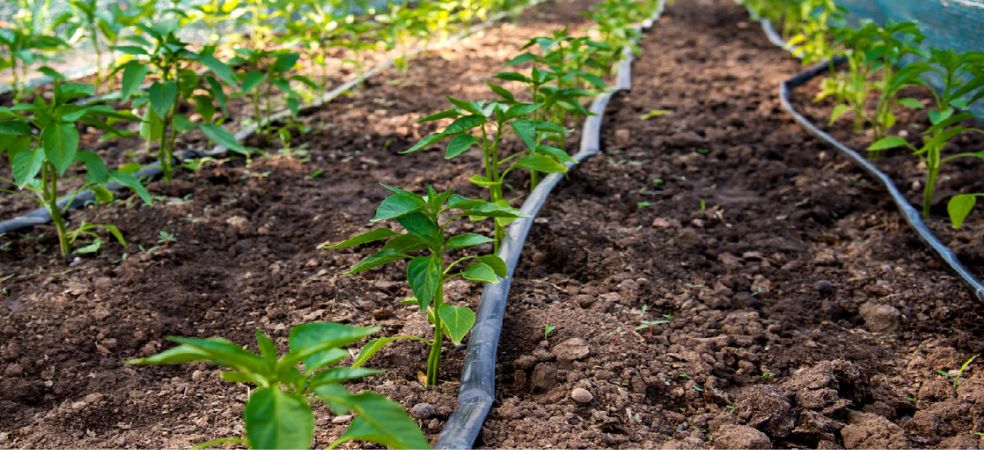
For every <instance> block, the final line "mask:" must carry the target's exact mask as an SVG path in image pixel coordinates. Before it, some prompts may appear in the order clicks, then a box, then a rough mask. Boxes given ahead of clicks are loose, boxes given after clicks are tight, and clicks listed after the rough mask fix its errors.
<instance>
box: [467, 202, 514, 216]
mask: <svg viewBox="0 0 984 450" xmlns="http://www.w3.org/2000/svg"><path fill="white" fill-rule="evenodd" d="M465 213H466V214H468V215H469V216H473V217H507V218H517V217H526V215H525V214H523V213H522V212H521V211H519V210H518V209H516V208H513V207H511V206H506V205H500V204H497V203H489V202H482V203H479V204H477V205H475V206H473V207H471V208H468V209H467V210H466V211H465Z"/></svg>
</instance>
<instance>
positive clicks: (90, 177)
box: [75, 151, 109, 184]
mask: <svg viewBox="0 0 984 450" xmlns="http://www.w3.org/2000/svg"><path fill="white" fill-rule="evenodd" d="M75 159H77V160H79V161H81V162H82V164H85V168H86V174H85V180H86V181H88V182H90V183H99V184H105V183H106V182H108V181H109V168H107V167H106V164H105V163H104V162H103V160H102V158H100V157H99V155H98V154H96V153H95V152H89V151H83V152H78V154H76V155H75Z"/></svg>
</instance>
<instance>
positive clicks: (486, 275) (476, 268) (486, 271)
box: [461, 262, 499, 284]
mask: <svg viewBox="0 0 984 450" xmlns="http://www.w3.org/2000/svg"><path fill="white" fill-rule="evenodd" d="M461 277H462V278H464V279H466V280H471V281H480V282H483V283H492V284H495V283H498V282H499V279H498V278H496V274H495V270H493V269H492V268H491V267H489V265H488V264H485V263H483V262H476V263H472V264H469V265H468V268H467V269H465V270H462V271H461Z"/></svg>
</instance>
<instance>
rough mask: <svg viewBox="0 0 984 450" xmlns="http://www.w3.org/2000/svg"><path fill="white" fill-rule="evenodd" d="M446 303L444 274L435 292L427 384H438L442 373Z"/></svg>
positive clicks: (432, 305)
mask: <svg viewBox="0 0 984 450" xmlns="http://www.w3.org/2000/svg"><path fill="white" fill-rule="evenodd" d="M442 304H444V275H443V274H442V275H441V280H440V282H439V283H438V285H437V292H436V293H435V294H434V302H433V303H432V304H431V307H432V308H434V342H432V343H431V349H430V355H428V357H427V385H428V386H437V377H438V375H439V374H440V366H441V346H442V345H443V344H444V329H443V326H442V324H441V314H440V310H441V305H442Z"/></svg>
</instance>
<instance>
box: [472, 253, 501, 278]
mask: <svg viewBox="0 0 984 450" xmlns="http://www.w3.org/2000/svg"><path fill="white" fill-rule="evenodd" d="M478 260H479V261H481V262H483V263H485V264H486V265H487V266H489V267H491V268H492V271H493V272H495V274H496V275H498V276H500V277H505V276H506V275H507V272H508V268H507V267H506V262H505V261H503V260H502V258H500V257H498V256H496V255H482V256H479V257H478Z"/></svg>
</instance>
